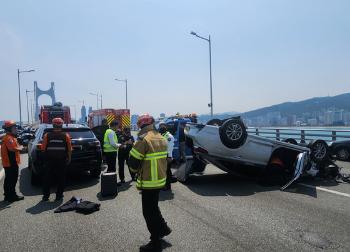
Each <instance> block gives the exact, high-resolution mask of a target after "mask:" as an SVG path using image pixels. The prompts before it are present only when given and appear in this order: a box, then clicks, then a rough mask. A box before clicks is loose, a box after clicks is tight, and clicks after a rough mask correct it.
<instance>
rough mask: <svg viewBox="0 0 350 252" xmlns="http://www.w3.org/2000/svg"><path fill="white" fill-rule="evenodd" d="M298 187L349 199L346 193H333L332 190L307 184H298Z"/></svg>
mask: <svg viewBox="0 0 350 252" xmlns="http://www.w3.org/2000/svg"><path fill="white" fill-rule="evenodd" d="M298 185H302V186H305V187H308V188H312V189H316V190H319V191H324V192H328V193H333V194H336V195H340V196H344V197H348V198H350V194H347V193H342V192H338V191H333V190H329V189H326V188H323V187H319V186H312V185H307V184H303V183H298Z"/></svg>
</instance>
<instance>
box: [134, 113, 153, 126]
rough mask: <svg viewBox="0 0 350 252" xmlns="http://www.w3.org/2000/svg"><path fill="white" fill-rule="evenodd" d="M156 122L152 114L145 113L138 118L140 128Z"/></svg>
mask: <svg viewBox="0 0 350 252" xmlns="http://www.w3.org/2000/svg"><path fill="white" fill-rule="evenodd" d="M153 123H154V118H153V117H152V116H150V115H149V114H144V115H141V116H140V117H139V119H138V120H137V126H138V127H139V128H143V127H146V126H148V125H151V124H153Z"/></svg>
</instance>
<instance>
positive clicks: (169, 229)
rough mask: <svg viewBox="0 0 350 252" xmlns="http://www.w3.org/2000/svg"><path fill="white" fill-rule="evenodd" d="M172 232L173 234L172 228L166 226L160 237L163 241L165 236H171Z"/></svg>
mask: <svg viewBox="0 0 350 252" xmlns="http://www.w3.org/2000/svg"><path fill="white" fill-rule="evenodd" d="M171 232H172V230H171V228H170V227H169V226H168V225H165V226H164V227H163V228H162V230H161V231H160V234H159V236H160V238H161V239H162V238H164V237H165V236H168V235H170V234H171Z"/></svg>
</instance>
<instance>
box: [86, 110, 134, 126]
mask: <svg viewBox="0 0 350 252" xmlns="http://www.w3.org/2000/svg"><path fill="white" fill-rule="evenodd" d="M103 119H106V120H107V123H108V125H109V124H110V123H111V122H112V121H117V122H118V123H119V128H120V129H124V128H125V127H130V110H129V109H99V110H94V111H92V112H91V113H90V114H89V118H88V125H89V127H90V128H91V129H92V128H96V127H97V126H101V125H102V120H103Z"/></svg>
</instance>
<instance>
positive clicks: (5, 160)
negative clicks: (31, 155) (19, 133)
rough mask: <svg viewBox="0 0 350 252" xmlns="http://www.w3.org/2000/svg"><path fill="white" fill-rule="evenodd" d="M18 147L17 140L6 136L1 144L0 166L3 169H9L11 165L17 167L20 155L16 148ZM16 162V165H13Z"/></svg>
mask: <svg viewBox="0 0 350 252" xmlns="http://www.w3.org/2000/svg"><path fill="white" fill-rule="evenodd" d="M18 147H19V145H18V143H17V139H16V138H15V137H14V136H12V135H10V134H6V135H5V136H4V137H3V139H2V143H1V159H2V166H3V167H4V168H8V167H11V166H13V165H16V164H17V165H18V164H19V163H20V155H19V151H18V150H17V148H18ZM15 162H16V164H15Z"/></svg>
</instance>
